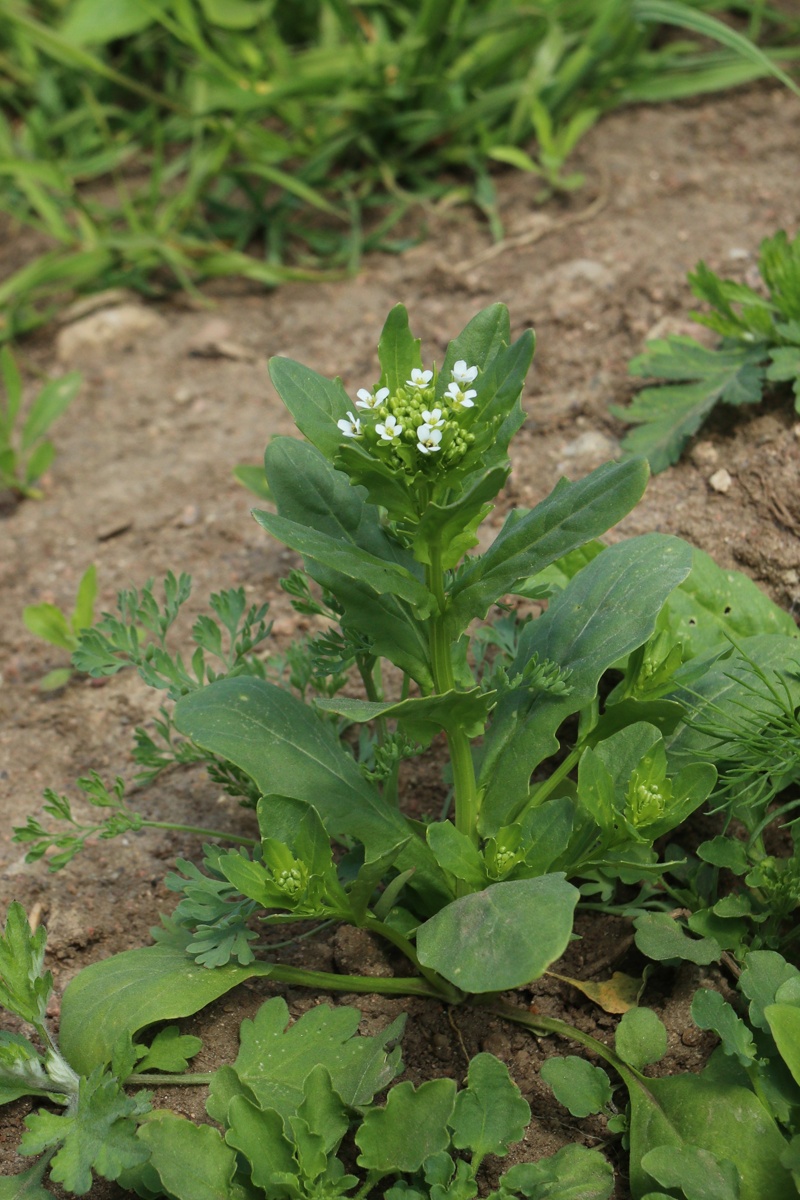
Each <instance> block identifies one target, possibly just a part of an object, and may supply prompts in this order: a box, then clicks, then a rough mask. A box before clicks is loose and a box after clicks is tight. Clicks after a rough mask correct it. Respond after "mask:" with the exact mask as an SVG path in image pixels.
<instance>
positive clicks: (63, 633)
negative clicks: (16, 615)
mask: <svg viewBox="0 0 800 1200" xmlns="http://www.w3.org/2000/svg"><path fill="white" fill-rule="evenodd" d="M22 620H23V621H24V622H25V628H26V629H28V630H29V631H30V632H31V633H32V634H33V635H34V637H38V638H42V639H43V640H44V641H45V642H49V643H50V645H51V646H58V647H59V648H60V649H62V650H69V651H70V652H71V651H73V650H74V649H75V647H76V646H77V644H78V642H77V638H76V637H75V633H74V632H73V630H72V629H71V628H70V624H69V622H68V621H67V618H66V617H65V616H64V614H63V613H62V611H61V609H60V608H56V606H55V604H29V605H27V606H26V607H25V608H23V610H22Z"/></svg>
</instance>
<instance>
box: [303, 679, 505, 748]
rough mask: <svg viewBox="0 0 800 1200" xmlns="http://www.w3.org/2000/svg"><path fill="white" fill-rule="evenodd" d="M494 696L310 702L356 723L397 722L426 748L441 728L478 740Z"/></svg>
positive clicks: (481, 693)
mask: <svg viewBox="0 0 800 1200" xmlns="http://www.w3.org/2000/svg"><path fill="white" fill-rule="evenodd" d="M495 696H496V693H495V692H484V691H482V690H481V688H479V687H475V688H472V689H471V690H470V691H468V692H459V691H449V692H440V693H439V694H437V695H435V696H412V697H411V698H410V699H408V700H393V701H388V702H386V703H373V702H372V701H369V700H352V699H350V698H349V697H347V696H335V697H334V698H333V699H332V700H324V699H320V700H317V699H315V701H314V703H315V704H316V707H317V708H320V709H322V710H323V712H335V713H338V714H339V715H340V716H342V717H345V718H346V719H347V720H348V721H354V722H357V723H358V724H366V723H367V722H368V721H374V720H376V719H377V718H378V717H384V718H387V717H388V718H390V719H392V720H397V721H399V722H400V725H401V727H402V729H403V730H404V731H405V732H406V733H407V734H408V736H409V737H411V738H413V739H414V741H418V742H422V743H423V745H428V744H429V743H430V742H431V741H432V739H433V738H434V737H435V736H436V734H437V733H439V731H440V730H442V729H445V730H447V731H449V732H452V731H453V730H459V729H462V730H463V731H464V733H466V735H467V737H469V738H475V737H480V736H481V735H482V734H483V732H484V730H485V729H486V722H487V720H488V718H489V711H490V709H491V708H492V706H493V704H494V701H495Z"/></svg>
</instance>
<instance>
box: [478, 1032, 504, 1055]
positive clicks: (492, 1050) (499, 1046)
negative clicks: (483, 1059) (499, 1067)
mask: <svg viewBox="0 0 800 1200" xmlns="http://www.w3.org/2000/svg"><path fill="white" fill-rule="evenodd" d="M481 1048H482V1049H483V1050H485V1051H486V1053H487V1054H494V1055H495V1057H497V1058H499V1057H500V1056H501V1055H503V1054H506V1053H507V1052H508V1039H507V1038H506V1037H504V1036H503V1034H502V1033H499V1032H498V1031H495V1032H494V1033H489V1034H487V1035H486V1037H485V1038H484V1039H483V1041H482V1042H481Z"/></svg>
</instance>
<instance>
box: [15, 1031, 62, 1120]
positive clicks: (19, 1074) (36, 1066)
mask: <svg viewBox="0 0 800 1200" xmlns="http://www.w3.org/2000/svg"><path fill="white" fill-rule="evenodd" d="M63 1083H64V1081H63V1080H62V1085H63ZM61 1091H62V1087H61V1086H59V1087H56V1085H55V1084H54V1082H53V1080H52V1079H51V1078H50V1076H49V1075H48V1074H47V1072H46V1070H45V1065H44V1062H43V1060H42V1058H41V1056H40V1055H39V1052H38V1051H37V1049H36V1047H35V1046H34V1045H33V1043H32V1042H30V1041H28V1039H27V1038H26V1037H23V1035H22V1034H21V1033H8V1032H6V1031H5V1030H0V1104H9V1103H10V1102H11V1101H12V1100H18V1099H19V1097H20V1096H27V1095H34V1096H36V1095H38V1096H40V1095H42V1093H45V1092H46V1093H52V1092H56V1093H60V1092H61Z"/></svg>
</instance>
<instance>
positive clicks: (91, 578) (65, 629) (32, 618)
mask: <svg viewBox="0 0 800 1200" xmlns="http://www.w3.org/2000/svg"><path fill="white" fill-rule="evenodd" d="M96 599H97V568H96V567H95V565H94V563H92V565H91V566H90V567H88V568H87V570H86V571H85V572H84V574H83V576H82V577H81V581H80V583H79V584H78V593H77V596H76V597H75V608H74V609H73V611H72V614H71V616H69V617H68V616H67V614H66V613H65V612H63V611H62V610H61V609H60V608H58V607H57V605H55V604H48V603H43V604H29V605H28V606H27V607H26V608H24V609H23V610H22V619H23V621H24V622H25V627H26V628H27V629H28V630H30V632H31V633H32V634H34V635H35V636H36V637H38V638H42V639H43V641H45V642H49V643H50V645H51V646H57V647H58V648H59V649H60V650H67V651H68V652H69V653H70V654H73V653H74V651H75V650H77V648H78V639H79V637H80V634H81V632H82V631H83V630H84V629H91V626H92V622H93V620H94V604H95V600H96ZM73 674H74V671H73V670H72V668H71V667H58V668H56V670H54V671H49V672H48V673H47V675H45V676H44V677H43V678H42V679H40V680H39V687H40V688H41V689H42V690H43V691H46V692H51V691H55V690H56V689H57V688H61V687H64V686H65V685H66V684H67V683H69V681H70V679H71V678H72V676H73Z"/></svg>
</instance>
